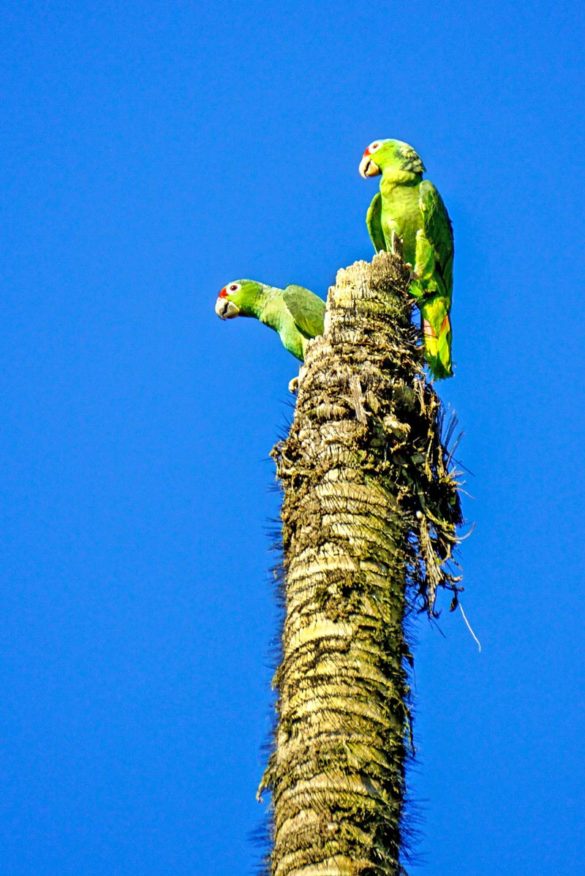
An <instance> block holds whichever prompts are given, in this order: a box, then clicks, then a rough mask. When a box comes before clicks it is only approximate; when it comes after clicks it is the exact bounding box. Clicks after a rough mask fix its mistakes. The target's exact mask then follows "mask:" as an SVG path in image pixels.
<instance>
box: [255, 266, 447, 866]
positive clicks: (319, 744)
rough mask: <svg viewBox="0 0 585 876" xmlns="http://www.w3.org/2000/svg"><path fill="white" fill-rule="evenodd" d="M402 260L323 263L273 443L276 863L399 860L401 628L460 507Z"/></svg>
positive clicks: (433, 584)
mask: <svg viewBox="0 0 585 876" xmlns="http://www.w3.org/2000/svg"><path fill="white" fill-rule="evenodd" d="M408 282H409V273H408V270H407V269H406V267H405V265H404V264H403V262H402V261H401V259H400V258H399V257H398V256H395V255H391V254H387V253H381V254H379V255H377V256H376V257H375V258H374V260H373V262H372V264H371V265H370V264H368V263H366V262H357V263H356V264H354V265H352V266H351V267H350V268H347V269H346V270H342V271H340V272H339V273H338V276H337V282H336V285H335V286H334V287H332V289H331V290H330V293H329V301H328V316H327V318H326V323H325V334H324V336H323V337H322V338H318V339H316V340H315V341H314V342H313V343H311V344H310V346H309V351H308V354H307V357H306V361H305V364H304V366H303V368H302V369H301V373H300V379H299V389H298V400H297V405H296V410H295V416H294V421H293V424H292V427H291V430H290V433H289V436H288V438H287V439H286V440H285V441H284V442H282V443H280V444H279V445H277V446H276V447H275V448H274V451H273V455H274V457H275V459H276V463H277V473H278V477H279V479H280V481H281V484H282V487H283V492H284V498H283V506H282V525H283V548H284V576H285V578H284V581H285V622H284V630H283V637H282V647H283V658H282V662H281V665H280V667H279V668H278V670H277V673H276V676H275V685H276V688H277V690H278V707H277V709H278V723H277V729H276V739H275V747H274V751H273V753H272V755H271V758H270V761H269V764H268V768H267V770H266V774H265V776H264V779H263V782H262V785H261V790H262V788H269V789H270V790H271V792H272V800H273V850H272V854H271V858H270V870H271V873H272V874H273V876H354V874H362V876H370V874H380V873H386V874H398V873H401V872H404V871H403V870H402V868H401V863H400V860H401V854H402V852H403V848H402V847H403V836H404V823H403V806H404V796H405V761H406V758H407V755H408V752H409V749H410V745H411V726H410V711H409V687H408V678H407V663H408V662H411V660H412V658H411V655H410V652H409V649H408V645H407V642H406V638H405V634H404V621H405V617H406V615H407V613H408V612H409V611H410V610H411V609H412V608H413V607H414V606H415V605H416V606H417V607H418V608H426V609H427V610H430V611H432V609H433V604H434V598H435V591H436V589H437V587H438V586H445V587H447V588H449V589H451V590H453V592H454V594H455V596H454V598H455V600H456V597H457V590H458V587H457V584H456V580H457V579H455V578H453V577H452V576H450V575H449V573H448V572H447V571H445V563H446V562H447V561H448V560H449V557H450V555H451V550H452V547H453V545H454V544H455V542H456V535H455V528H456V525H457V524H458V523H459V522H460V506H459V499H458V494H457V485H456V482H455V478H454V476H453V474H451V473H450V472H449V467H450V466H449V459H448V456H447V453H446V451H445V448H444V447H443V444H442V443H441V436H440V426H441V423H440V404H439V401H438V399H437V396H436V395H435V393H434V391H433V389H432V387H430V386H429V385H428V384H426V382H425V378H424V374H423V372H422V351H421V347H420V333H419V331H418V329H417V328H415V327H414V326H413V324H412V319H411V314H412V307H413V304H412V298H411V297H410V296H409V295H408V292H407V290H408Z"/></svg>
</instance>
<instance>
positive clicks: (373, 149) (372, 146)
mask: <svg viewBox="0 0 585 876" xmlns="http://www.w3.org/2000/svg"><path fill="white" fill-rule="evenodd" d="M381 145H382V143H381V142H380V140H374V142H373V143H370V145H369V146H368V152H376V151H377V150H378V149H379V148H380V146H381Z"/></svg>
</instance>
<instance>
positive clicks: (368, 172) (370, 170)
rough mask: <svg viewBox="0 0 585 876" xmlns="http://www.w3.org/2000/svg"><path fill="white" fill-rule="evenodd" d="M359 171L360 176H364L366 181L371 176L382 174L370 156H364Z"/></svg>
mask: <svg viewBox="0 0 585 876" xmlns="http://www.w3.org/2000/svg"><path fill="white" fill-rule="evenodd" d="M359 171H360V176H363V178H364V179H367V178H368V177H369V176H378V174H379V173H381V172H382V171H381V170H380V168H379V167H378V165H377V164H375V163H374V162H373V161H372V159H371V158H370V156H369V155H364V157H363V158H362V160H361V161H360V167H359Z"/></svg>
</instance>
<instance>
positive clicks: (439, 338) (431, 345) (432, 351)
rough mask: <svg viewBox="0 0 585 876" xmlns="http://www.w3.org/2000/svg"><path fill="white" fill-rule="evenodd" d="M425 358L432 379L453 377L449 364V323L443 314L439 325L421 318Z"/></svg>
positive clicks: (447, 315)
mask: <svg viewBox="0 0 585 876" xmlns="http://www.w3.org/2000/svg"><path fill="white" fill-rule="evenodd" d="M423 335H424V341H425V357H426V360H427V362H428V364H429V368H430V369H431V372H432V374H433V376H434V377H437V378H439V379H444V378H446V377H452V376H453V366H452V364H451V322H450V320H449V314H448V313H445V314H444V315H443V319H442V320H441V322H440V324H439V325H437V323H435V325H434V326H433V324H432V323H431V322H430V321H429V320H428V319H426V318H423Z"/></svg>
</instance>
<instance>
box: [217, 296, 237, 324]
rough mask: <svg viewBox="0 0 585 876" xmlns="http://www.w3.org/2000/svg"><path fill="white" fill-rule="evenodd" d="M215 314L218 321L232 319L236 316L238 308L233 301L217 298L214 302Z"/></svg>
mask: <svg viewBox="0 0 585 876" xmlns="http://www.w3.org/2000/svg"><path fill="white" fill-rule="evenodd" d="M215 312H216V313H217V315H218V316H219V318H220V319H233V318H234V316H238V315H239V313H240V308H239V307H238V305H237V304H234V302H233V301H228V300H227V298H223V297H222V298H218V299H217V301H216V302H215Z"/></svg>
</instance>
